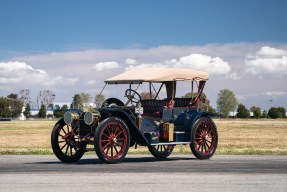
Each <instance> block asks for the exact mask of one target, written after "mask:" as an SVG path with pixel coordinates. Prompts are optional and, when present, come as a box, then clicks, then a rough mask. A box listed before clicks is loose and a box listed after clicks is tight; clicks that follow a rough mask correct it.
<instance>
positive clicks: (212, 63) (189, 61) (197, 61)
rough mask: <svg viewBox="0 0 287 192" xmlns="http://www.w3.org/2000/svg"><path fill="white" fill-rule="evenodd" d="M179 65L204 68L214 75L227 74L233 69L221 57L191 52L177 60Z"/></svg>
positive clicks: (181, 66)
mask: <svg viewBox="0 0 287 192" xmlns="http://www.w3.org/2000/svg"><path fill="white" fill-rule="evenodd" d="M177 67H180V68H184V67H187V68H193V69H198V70H203V71H207V72H209V73H210V74H212V75H227V74H228V73H229V72H230V70H231V67H230V65H229V64H228V63H227V62H226V61H224V60H223V59H221V58H220V57H211V56H207V55H203V54H191V55H189V56H185V57H181V58H180V59H179V61H178V62H177Z"/></svg>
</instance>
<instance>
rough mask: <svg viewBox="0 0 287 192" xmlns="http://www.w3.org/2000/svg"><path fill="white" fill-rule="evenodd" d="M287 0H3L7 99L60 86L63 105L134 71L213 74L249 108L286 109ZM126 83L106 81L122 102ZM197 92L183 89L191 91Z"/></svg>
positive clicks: (215, 89)
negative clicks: (164, 69)
mask: <svg viewBox="0 0 287 192" xmlns="http://www.w3.org/2000/svg"><path fill="white" fill-rule="evenodd" d="M286 7H287V1H284V0H274V1H270V0H268V1H267V0H252V1H250V0H241V1H230V0H217V1H212V0H202V1H195V0H181V1H175V0H157V1H153V0H145V1H133V0H130V1H129V0H122V1H116V0H110V1H96V0H85V1H79V0H78V1H76V0H61V1H57V0H49V1H37V0H25V1H21V0H0V97H1V96H7V95H9V94H10V93H19V91H20V90H21V89H30V90H31V99H32V101H35V100H36V96H37V94H38V93H39V92H40V91H41V90H47V89H48V90H52V91H53V92H54V93H55V95H56V97H55V101H57V102H71V101H72V97H73V96H74V95H75V94H76V93H80V92H85V93H89V94H91V96H92V97H93V98H94V97H95V95H96V94H98V93H99V92H100V91H101V89H102V88H103V86H104V80H105V79H108V78H110V77H112V76H114V75H117V74H119V73H121V72H124V71H126V70H128V69H131V68H142V67H177V68H192V69H197V70H203V71H207V72H209V74H210V79H209V80H208V82H207V84H206V87H205V91H204V92H205V93H206V95H207V97H208V98H209V100H210V101H211V105H212V106H213V107H214V108H216V99H217V96H218V93H219V91H220V90H222V89H229V90H231V91H233V92H234V93H235V95H236V97H237V99H238V101H239V103H242V104H243V105H245V106H246V107H247V108H250V107H251V106H253V105H255V106H259V107H261V108H262V109H266V110H268V109H269V108H270V107H271V106H274V107H279V106H280V107H285V109H287V86H286V82H287V11H286ZM125 89H127V87H121V86H111V87H106V89H105V90H104V92H103V93H104V95H105V96H106V98H108V97H118V98H120V99H121V98H123V95H124V91H125ZM189 91H190V90H188V89H185V87H183V90H182V89H181V90H180V91H179V93H178V94H182V95H184V94H185V93H187V92H189Z"/></svg>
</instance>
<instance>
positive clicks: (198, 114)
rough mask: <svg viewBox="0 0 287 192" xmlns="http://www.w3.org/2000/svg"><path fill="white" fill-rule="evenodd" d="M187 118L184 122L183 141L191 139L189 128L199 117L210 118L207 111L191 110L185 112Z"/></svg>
mask: <svg viewBox="0 0 287 192" xmlns="http://www.w3.org/2000/svg"><path fill="white" fill-rule="evenodd" d="M187 115H188V116H189V119H188V120H187V121H186V122H185V123H184V125H183V126H184V130H185V133H186V134H185V141H191V130H192V127H193V125H194V124H195V122H196V121H197V120H198V119H199V118H201V117H207V118H210V114H209V113H208V112H198V111H196V112H192V113H187Z"/></svg>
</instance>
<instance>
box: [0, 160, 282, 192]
mask: <svg viewBox="0 0 287 192" xmlns="http://www.w3.org/2000/svg"><path fill="white" fill-rule="evenodd" d="M0 191H1V192H2V191H3V192H4V191H53V192H55V191H62V192H65V191H69V192H71V191H81V192H82V191H101V192H102V191H117V192H118V191H137V192H140V191H165V192H168V191H176V192H184V191H189V192H190V191H232V192H234V191H284V192H286V191H287V156H258V155H254V156H239V155H238V156H231V155H230V156H223V155H215V156H214V157H213V158H211V159H210V160H197V159H195V158H194V157H193V156H192V155H171V156H170V157H169V158H168V159H166V160H157V159H155V158H154V157H152V156H151V155H127V157H126V158H125V159H124V161H123V162H121V163H119V164H113V165H108V164H103V163H101V162H100V161H99V159H98V158H97V157H96V155H86V156H84V157H83V158H82V159H81V160H80V161H79V162H77V163H75V164H65V163H61V162H60V161H59V160H58V159H57V158H56V157H55V156H53V155H1V156H0Z"/></svg>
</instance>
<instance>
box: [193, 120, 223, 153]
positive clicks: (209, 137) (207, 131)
mask: <svg viewBox="0 0 287 192" xmlns="http://www.w3.org/2000/svg"><path fill="white" fill-rule="evenodd" d="M191 137H192V139H191V144H190V149H191V151H192V153H193V154H194V156H195V157H197V158H198V159H209V158H210V157H212V156H213V155H214V153H215V151H216V148H217V143H218V134H217V128H216V125H215V124H214V122H213V121H212V120H211V119H209V118H207V117H202V118H199V119H198V120H197V121H196V122H195V124H194V126H193V128H192V130H191Z"/></svg>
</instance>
